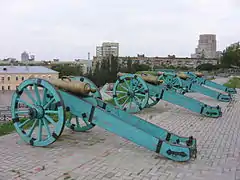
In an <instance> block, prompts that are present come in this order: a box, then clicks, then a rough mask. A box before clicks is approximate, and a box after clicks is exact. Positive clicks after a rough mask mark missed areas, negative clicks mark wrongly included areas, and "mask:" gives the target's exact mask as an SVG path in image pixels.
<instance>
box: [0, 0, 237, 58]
mask: <svg viewBox="0 0 240 180" xmlns="http://www.w3.org/2000/svg"><path fill="white" fill-rule="evenodd" d="M236 3H237V1H236V0H218V1H217V0H211V1H209V0H201V1H200V0H198V1H197V0H196V1H192V0H181V1H179V0H172V1H163V0H149V1H143V0H138V1H137V0H131V1H128V0H121V1H111V0H102V1H99V0H88V1H87V0H81V1H78V0H69V1H66V0H58V1H57V0H51V1H47V0H35V1H31V0H22V1H17V0H11V1H10V0H9V1H6V0H5V1H4V0H2V1H1V2H0V23H1V25H2V27H4V28H1V30H0V39H1V41H0V58H1V57H6V56H15V57H18V58H19V56H20V53H21V52H22V51H23V50H28V51H30V52H33V53H35V54H36V55H37V58H38V59H39V60H40V59H52V58H55V57H59V58H60V59H63V60H69V59H73V58H78V57H82V58H86V57H87V52H91V54H92V55H93V54H95V46H96V45H98V44H100V43H101V42H102V41H118V42H119V43H120V54H121V55H123V56H126V55H136V53H145V54H146V55H149V56H166V55H168V54H176V55H177V56H189V55H190V54H191V53H192V52H193V51H194V48H195V47H196V44H197V40H198V35H199V34H200V33H216V34H217V38H218V40H219V41H220V42H219V43H218V44H219V49H222V48H224V47H225V46H226V45H228V44H230V43H231V42H234V41H238V40H239V34H238V32H239V30H240V27H239V26H238V25H237V22H238V17H240V14H239V10H238V8H237V5H236Z"/></svg>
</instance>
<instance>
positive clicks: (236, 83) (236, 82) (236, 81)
mask: <svg viewBox="0 0 240 180" xmlns="http://www.w3.org/2000/svg"><path fill="white" fill-rule="evenodd" d="M224 86H227V87H229V88H240V78H238V77H234V78H232V79H230V80H229V81H228V82H227V83H225V84H224Z"/></svg>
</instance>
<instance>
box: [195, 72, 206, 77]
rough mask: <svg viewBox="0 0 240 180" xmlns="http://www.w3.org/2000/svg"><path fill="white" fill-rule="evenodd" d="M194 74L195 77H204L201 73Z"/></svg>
mask: <svg viewBox="0 0 240 180" xmlns="http://www.w3.org/2000/svg"><path fill="white" fill-rule="evenodd" d="M195 74H196V76H197V77H203V76H204V74H203V73H201V72H195Z"/></svg>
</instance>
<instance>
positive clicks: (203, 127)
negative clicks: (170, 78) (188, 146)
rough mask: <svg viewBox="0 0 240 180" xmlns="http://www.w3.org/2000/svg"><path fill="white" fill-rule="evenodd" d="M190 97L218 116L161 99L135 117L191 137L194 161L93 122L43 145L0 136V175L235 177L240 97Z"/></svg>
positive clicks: (89, 179)
mask: <svg viewBox="0 0 240 180" xmlns="http://www.w3.org/2000/svg"><path fill="white" fill-rule="evenodd" d="M219 81H220V82H224V81H225V80H224V79H222V80H219ZM189 96H192V97H196V98H197V99H201V101H203V100H204V102H206V103H208V104H211V105H217V104H219V105H220V106H221V107H222V111H223V116H222V117H220V118H217V119H212V118H206V117H202V116H200V115H198V114H195V113H192V112H190V111H188V110H186V109H184V108H181V107H178V106H174V105H171V104H169V103H166V102H160V103H159V104H158V105H157V106H155V107H153V108H150V109H146V110H144V111H143V112H141V113H140V114H138V116H141V117H143V118H145V119H146V120H149V121H151V122H153V123H156V124H158V125H159V126H162V127H164V128H166V129H168V130H171V131H172V132H174V133H176V134H179V135H182V136H189V135H193V136H194V137H196V138H197V143H198V144H197V148H198V157H197V159H195V160H191V161H189V162H184V163H180V162H173V161H171V160H168V159H166V158H164V157H160V156H157V155H156V154H155V153H154V152H151V151H149V150H147V149H145V148H142V147H139V146H137V145H136V144H133V143H131V142H129V141H126V140H124V139H122V138H120V137H118V136H116V135H113V134H111V133H109V132H106V131H105V130H103V129H100V128H98V127H95V128H94V129H92V130H91V131H89V132H87V133H73V132H71V131H70V130H69V129H67V128H66V129H65V131H64V133H63V135H62V136H61V138H60V139H59V140H58V141H57V142H55V143H54V144H52V145H51V146H49V147H45V148H37V147H31V146H29V145H26V144H24V143H23V142H22V141H21V140H20V138H19V136H18V135H17V134H15V133H14V134H10V135H7V136H4V137H1V138H0V180H8V179H24V180H25V179H29V180H41V179H43V180H51V179H59V180H62V179H69V180H70V179H72V180H78V179H85V180H98V179H102V180H107V179H112V180H118V179H126V180H133V179H134V180H135V179H142V180H147V179H149V180H157V179H162V180H165V179H166V180H171V179H176V180H180V179H184V180H188V179H189V180H190V179H191V180H200V179H202V180H203V179H204V180H206V179H211V180H215V179H218V180H226V179H227V180H234V179H240V138H239V135H240V121H239V117H238V116H240V113H239V112H240V111H239V108H240V102H239V99H240V96H239V95H236V97H235V100H233V101H232V102H231V103H219V102H217V101H215V100H212V99H211V98H208V97H204V98H203V96H202V95H199V94H195V93H193V94H190V95H189Z"/></svg>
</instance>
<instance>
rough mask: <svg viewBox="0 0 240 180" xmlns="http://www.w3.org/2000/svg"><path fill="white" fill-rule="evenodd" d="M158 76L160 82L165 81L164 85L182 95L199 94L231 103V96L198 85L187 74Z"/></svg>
mask: <svg viewBox="0 0 240 180" xmlns="http://www.w3.org/2000/svg"><path fill="white" fill-rule="evenodd" d="M158 76H159V80H163V81H164V84H166V85H167V86H168V87H171V88H172V89H173V90H175V91H176V92H179V93H182V94H185V93H188V92H198V93H201V94H204V95H205V96H209V97H211V98H213V99H216V100H218V101H221V102H230V101H231V100H232V97H231V95H230V94H227V93H225V94H223V93H220V92H217V91H214V90H212V89H209V88H207V87H205V86H202V85H200V84H199V83H197V81H196V80H195V79H193V78H190V77H189V75H187V74H186V73H172V72H171V73H169V72H158Z"/></svg>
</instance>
